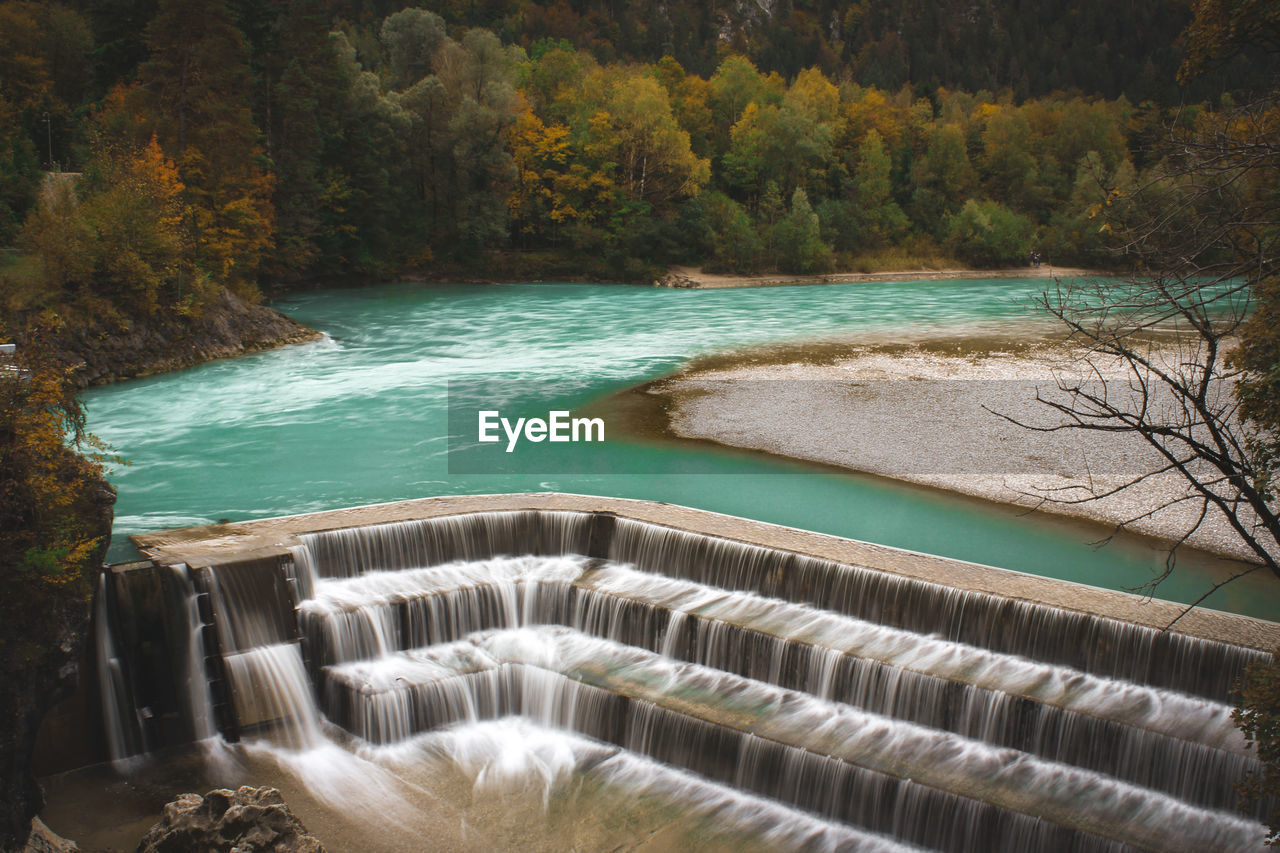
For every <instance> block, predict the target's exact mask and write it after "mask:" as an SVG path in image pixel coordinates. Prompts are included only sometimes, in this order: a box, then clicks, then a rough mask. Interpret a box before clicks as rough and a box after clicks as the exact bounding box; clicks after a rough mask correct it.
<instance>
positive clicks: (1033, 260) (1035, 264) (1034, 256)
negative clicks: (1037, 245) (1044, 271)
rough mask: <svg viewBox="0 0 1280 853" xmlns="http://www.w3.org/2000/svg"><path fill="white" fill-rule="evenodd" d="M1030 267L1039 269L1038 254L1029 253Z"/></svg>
mask: <svg viewBox="0 0 1280 853" xmlns="http://www.w3.org/2000/svg"><path fill="white" fill-rule="evenodd" d="M1031 266H1032V267H1033V268H1035V269H1040V253H1039V252H1032V253H1031Z"/></svg>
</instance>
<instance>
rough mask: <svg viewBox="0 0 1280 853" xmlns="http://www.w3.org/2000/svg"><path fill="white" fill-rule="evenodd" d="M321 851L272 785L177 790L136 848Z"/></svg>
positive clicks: (149, 852)
mask: <svg viewBox="0 0 1280 853" xmlns="http://www.w3.org/2000/svg"><path fill="white" fill-rule="evenodd" d="M192 850H199V851H207V853H214V852H215V851H217V853H264V851H270V853H324V847H323V846H322V845H321V844H320V842H319V841H318V840H316V838H315V837H314V836H312V835H309V834H308V833H307V829H306V827H304V826H303V825H302V822H301V821H299V820H298V819H297V818H296V817H294V815H293V812H292V811H290V810H289V807H288V806H287V805H285V802H284V799H283V798H282V797H281V796H280V792H279V791H277V790H276V789H275V788H250V787H248V786H245V787H242V788H240V789H239V790H236V791H231V790H227V789H225V788H222V789H219V790H216V791H210V792H209V793H208V794H205V795H204V796H203V797H202V796H200V795H199V794H182V795H181V796H179V797H178V799H176V800H174V801H173V802H171V803H169V804H168V805H166V806H165V807H164V812H163V815H162V816H161V818H160V822H159V823H157V824H156V825H155V826H153V827H151V829H150V831H149V832H147V834H146V836H145V837H144V838H143V839H142V842H141V843H140V844H139V845H138V853H187V852H188V851H192Z"/></svg>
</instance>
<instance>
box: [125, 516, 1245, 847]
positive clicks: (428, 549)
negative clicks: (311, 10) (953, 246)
mask: <svg viewBox="0 0 1280 853" xmlns="http://www.w3.org/2000/svg"><path fill="white" fill-rule="evenodd" d="M608 521H609V524H610V527H609V528H608V529H607V530H606V529H605V528H604V526H603V525H602V523H601V522H600V520H599V518H598V517H596V516H592V515H591V514H585V513H571V512H533V511H530V512H493V513H477V514H472V515H467V516H455V517H449V518H445V519H439V520H427V521H414V522H402V523H394V524H384V525H378V526H373V527H365V528H349V529H345V530H337V531H328V532H322V533H313V534H305V535H302V536H300V537H299V541H300V543H301V544H299V545H296V546H293V547H292V548H291V549H290V554H291V558H286V559H283V560H276V561H274V562H272V561H267V562H265V563H264V562H263V561H262V560H261V559H258V560H255V561H250V562H246V563H245V564H235V563H229V564H226V565H220V566H215V567H212V568H208V569H203V570H194V571H191V572H190V573H188V572H187V571H186V570H185V567H184V568H183V570H182V571H181V572H179V573H177V574H176V575H175V577H181V578H183V579H184V581H186V582H188V585H189V587H190V589H191V596H192V597H191V598H190V599H189V600H188V613H189V618H188V621H187V624H189V625H191V626H192V628H191V630H192V641H191V643H190V645H189V647H188V650H189V654H188V656H187V660H188V662H189V669H190V670H197V671H196V672H194V673H193V678H192V679H191V681H190V682H189V683H188V684H187V687H186V689H187V693H188V696H189V697H190V698H189V701H188V704H189V705H190V707H191V708H193V709H196V708H197V707H199V708H205V709H208V708H210V707H212V706H215V705H216V706H218V707H219V709H220V710H219V712H218V715H219V716H218V720H219V722H220V725H221V727H222V729H223V731H224V732H227V733H228V734H229V735H232V736H236V735H238V736H239V737H240V738H242V739H243V740H244V741H245V742H247V743H254V742H258V743H266V744H270V745H271V746H270V748H271V749H274V750H280V751H282V754H284V753H287V754H289V755H293V756H305V755H307V754H310V753H312V752H317V753H318V752H319V751H322V750H333V749H334V745H335V743H336V744H341V745H342V746H343V749H344V750H345V751H346V752H347V753H349V754H352V755H353V756H355V757H356V758H358V760H359V761H362V762H367V763H370V764H371V765H373V766H376V767H379V768H381V769H382V770H383V771H389V772H390V773H391V774H393V776H394V778H396V779H398V780H401V782H403V784H406V785H410V786H412V785H419V784H425V782H424V781H423V780H425V779H426V777H427V776H428V775H431V774H428V773H427V771H426V770H425V769H423V768H424V762H427V761H428V760H432V761H436V760H442V759H447V760H448V761H450V762H452V765H451V766H454V767H456V768H457V772H458V773H460V774H462V775H463V776H464V777H465V778H467V779H468V780H470V781H469V784H472V785H474V786H475V789H476V790H477V791H481V790H489V789H493V790H499V791H501V790H510V789H513V787H514V788H516V789H521V790H524V791H525V792H526V793H528V792H533V794H534V795H536V797H538V798H540V801H541V802H542V803H543V807H544V808H550V805H549V804H550V803H551V802H552V801H554V800H556V798H557V797H562V796H564V794H563V792H564V791H565V790H569V789H573V788H575V786H576V788H582V787H583V786H587V787H590V788H592V790H596V789H597V788H598V789H599V790H602V791H604V790H613V788H611V787H610V786H613V787H620V788H621V789H626V790H629V791H632V792H635V793H637V795H639V793H641V792H648V793H649V794H653V795H654V796H657V795H658V792H662V793H661V795H662V796H663V797H666V798H668V799H670V800H671V801H672V802H681V803H683V804H684V807H686V808H687V809H688V810H689V813H690V814H693V815H697V816H698V819H699V820H706V821H710V822H717V823H724V824H726V825H728V824H731V825H733V826H734V827H737V828H738V829H739V830H741V831H742V832H749V833H751V834H753V836H754V837H757V838H761V839H765V841H766V842H767V844H770V845H773V846H774V847H776V848H780V849H886V850H887V849H895V848H897V847H899V846H901V845H908V846H917V847H926V848H934V849H944V850H1011V851H1024V850H1076V851H1130V850H1185V851H1195V853H1202V851H1217V850H1221V851H1239V850H1249V849H1261V841H1262V838H1263V835H1264V830H1263V827H1262V825H1261V824H1260V823H1259V821H1258V819H1257V818H1258V815H1257V814H1254V815H1242V814H1240V813H1238V812H1236V811H1235V793H1234V787H1233V786H1234V783H1235V782H1236V781H1238V780H1239V779H1240V778H1241V776H1242V775H1243V774H1244V773H1246V772H1248V771H1250V770H1253V769H1256V768H1257V767H1258V762H1257V759H1256V758H1255V757H1254V756H1253V754H1252V752H1251V751H1250V750H1249V749H1248V748H1247V747H1246V744H1245V743H1244V741H1243V739H1242V738H1241V736H1240V735H1239V732H1238V731H1237V730H1236V728H1235V727H1234V725H1233V723H1232V721H1231V718H1230V706H1229V705H1228V704H1227V702H1226V699H1227V689H1228V687H1229V686H1230V684H1231V682H1232V680H1233V679H1234V677H1235V676H1236V674H1238V673H1239V671H1240V669H1241V667H1242V666H1243V665H1244V664H1245V663H1247V662H1248V661H1250V660H1254V659H1258V658H1260V657H1261V655H1260V654H1259V653H1257V652H1254V651H1252V650H1250V649H1246V648H1242V647H1235V646H1230V645H1227V644H1223V643H1215V642H1210V641H1205V640H1200V639H1196V638H1193V637H1189V636H1185V635H1177V634H1170V633H1159V632H1155V631H1151V630H1149V629H1145V628H1141V627H1138V626H1134V625H1130V624H1127V623H1122V622H1116V621H1114V620H1107V619H1102V618H1099V617H1094V616H1089V615H1087V614H1081V613H1074V612H1069V611H1065V610H1059V609H1056V608H1052V607H1048V606H1044V605H1035V604H1029V603H1026V602H1020V601H1014V600H1011V599H1004V598H999V597H996V596H989V595H983V594H980V593H973V592H965V591H961V590H956V589H952V588H950V587H945V586H941V585H938V584H929V583H925V582H921V581H913V580H910V579H906V578H902V577H898V576H892V575H888V574H885V573H881V572H877V571H873V570H870V569H864V568H859V567H856V566H848V565H842V564H837V563H831V562H829V561H824V560H818V559H815V558H810V557H805V556H801V555H797V554H792V553H788V552H781V551H774V550H770V549H766V548H759V547H755V546H749V545H743V544H740V543H736V542H732V541H729V540H723V539H716V538H714V537H708V536H702V535H696V534H691V533H686V532H683V531H678V530H673V529H670V528H665V527H659V526H656V525H650V524H644V523H641V522H635V521H628V520H622V519H619V520H616V521H615V520H614V519H612V518H610V519H609V520H608ZM188 578H189V581H187V579H188ZM201 594H207V595H208V601H209V604H208V607H207V610H208V612H207V613H202V612H201V610H200V608H199V607H198V606H197V605H196V603H195V602H196V596H197V595H201ZM205 638H210V639H208V642H209V643H212V644H213V645H216V647H217V648H206V645H205V642H206V639H205ZM107 648H110V647H107ZM209 685H212V687H210V686H209ZM193 713H195V712H194V711H193ZM204 713H206V714H207V715H210V714H212V712H209V711H205V712H204ZM210 719H212V716H208V717H207V718H206V720H205V721H204V722H200V721H195V722H194V723H193V730H194V731H196V732H198V733H199V732H207V731H208V727H209V725H210V723H209V720H210ZM291 760H293V759H291ZM296 763H298V764H299V766H304V765H305V764H306V762H305V761H304V760H303V759H300V758H299V759H296ZM434 772H435V771H433V773H434ZM436 775H438V773H436ZM570 780H574V781H570ZM316 784H317V785H320V784H322V783H321V781H320V780H319V779H317V782H316ZM477 808H478V807H477ZM782 827H786V828H785V829H783V828H782Z"/></svg>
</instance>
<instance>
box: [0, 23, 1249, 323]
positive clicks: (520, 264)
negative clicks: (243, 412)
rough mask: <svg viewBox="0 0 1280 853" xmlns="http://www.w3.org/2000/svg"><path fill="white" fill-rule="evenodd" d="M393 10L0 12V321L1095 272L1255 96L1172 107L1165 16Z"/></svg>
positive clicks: (1219, 86) (1235, 73)
mask: <svg viewBox="0 0 1280 853" xmlns="http://www.w3.org/2000/svg"><path fill="white" fill-rule="evenodd" d="M400 5H401V4H400V3H386V2H375V0H368V2H363V3H360V2H344V0H329V2H326V0H279V1H278V2H268V1H267V0H259V1H258V2H247V1H246V0H226V2H224V0H191V2H177V0H159V2H145V0H143V2H120V0H80V2H74V3H68V4H58V3H35V2H26V0H9V2H4V3H0V247H5V246H8V247H9V249H8V250H7V251H5V252H4V254H3V255H0V284H2V285H3V293H2V294H0V298H2V301H3V307H4V309H5V310H4V314H6V315H8V316H10V317H18V316H29V315H31V314H32V313H33V312H35V311H38V310H39V309H41V308H43V307H47V306H49V305H54V304H73V303H74V304H78V305H81V306H82V308H83V309H86V310H89V311H92V312H93V313H95V314H101V313H103V312H104V311H105V312H107V313H112V312H118V313H121V314H123V315H125V316H138V315H143V316H145V315H147V314H150V313H152V312H154V311H157V310H161V309H163V310H165V311H169V312H179V313H191V312H198V311H199V310H200V308H201V306H202V305H205V304H208V303H209V302H210V301H211V300H213V299H214V298H215V297H216V294H217V293H218V292H220V291H221V290H222V289H223V288H230V289H231V290H232V291H233V292H236V293H238V294H240V295H241V296H244V297H247V298H250V299H252V298H256V297H257V295H258V294H260V293H261V292H263V291H267V292H271V291H274V290H278V289H281V288H287V287H299V286H313V285H317V284H321V283H326V282H334V281H341V282H358V281H363V280H374V279H378V278H385V277H389V276H394V275H398V274H406V273H414V274H419V275H426V276H428V277H448V276H451V275H456V276H459V277H467V276H479V277H496V278H508V279H538V278H547V277H557V276H560V277H572V278H595V279H599V280H623V281H642V280H646V279H650V278H652V277H653V276H654V275H655V273H657V272H659V271H660V270H661V269H662V268H663V267H664V266H665V265H668V264H671V263H692V264H704V265H705V266H706V267H707V268H708V269H711V270H720V271H733V272H740V273H746V272H763V271H774V270H778V271H784V272H794V273H813V272H821V271H825V270H831V269H834V268H840V269H859V270H870V269H892V268H916V267H919V266H922V265H933V266H937V265H942V264H951V263H960V264H966V265H970V266H973V267H976V268H986V267H1000V266H1009V265H1023V264H1025V263H1026V259H1027V257H1028V255H1029V253H1030V252H1031V251H1033V250H1036V251H1039V252H1040V253H1041V254H1042V256H1043V257H1044V258H1045V259H1046V260H1048V261H1050V262H1052V263H1055V264H1058V265H1079V266H1087V267H1104V266H1107V265H1108V264H1112V263H1114V261H1115V259H1114V257H1113V255H1112V254H1111V253H1110V251H1109V248H1110V247H1109V243H1110V241H1109V240H1108V235H1107V232H1106V229H1105V228H1102V227H1101V226H1100V224H1099V223H1098V222H1096V221H1094V218H1093V214H1094V213H1096V208H1097V206H1098V205H1099V204H1104V203H1105V202H1106V201H1107V199H1108V198H1109V197H1111V196H1112V195H1113V194H1114V193H1116V192H1120V193H1123V192H1124V191H1125V188H1126V187H1130V186H1133V185H1134V184H1135V183H1136V182H1138V181H1141V180H1142V179H1143V176H1144V173H1145V170H1147V169H1148V168H1149V167H1150V166H1151V165H1152V164H1151V163H1150V162H1148V160H1149V159H1150V158H1149V156H1148V152H1149V151H1150V148H1151V144H1152V142H1153V141H1154V140H1155V139H1157V138H1158V137H1160V136H1161V135H1162V134H1164V133H1166V132H1167V130H1168V129H1169V128H1170V127H1171V126H1182V127H1185V128H1194V127H1195V126H1196V125H1197V123H1198V122H1202V121H1204V120H1206V118H1211V117H1212V116H1213V115H1214V113H1215V111H1220V110H1223V109H1229V108H1230V107H1231V106H1232V105H1233V103H1234V102H1233V97H1239V92H1240V90H1241V89H1243V88H1246V87H1247V85H1248V84H1250V83H1253V82H1256V81H1254V80H1253V79H1252V78H1251V76H1250V74H1251V72H1249V71H1248V70H1247V69H1248V68H1250V67H1252V66H1250V65H1249V64H1248V63H1246V62H1243V61H1242V60H1239V59H1237V60H1235V61H1234V64H1231V65H1228V66H1227V67H1225V68H1219V69H1216V71H1215V72H1214V73H1212V74H1208V75H1203V76H1201V77H1199V78H1197V79H1196V80H1195V81H1193V83H1192V84H1191V85H1190V86H1188V87H1186V88H1179V86H1178V85H1177V82H1176V73H1175V72H1176V68H1177V62H1178V60H1179V55H1180V54H1179V42H1178V36H1177V34H1178V32H1179V30H1180V29H1181V27H1182V26H1183V25H1184V24H1185V22H1186V20H1187V19H1188V16H1189V10H1188V9H1186V8H1185V7H1184V6H1183V5H1181V4H1178V3H1174V2H1168V3H1153V4H1132V5H1127V6H1124V7H1123V8H1116V7H1114V6H1113V5H1112V4H1106V3H1101V2H1097V3H1086V4H1071V8H1066V5H1067V4H1061V3H1056V2H1042V3H1034V4H1027V5H1026V7H1025V8H1024V7H1022V6H1021V5H1017V4H1001V5H999V6H997V5H995V4H990V3H986V4H978V5H969V4H964V5H962V4H957V3H954V2H935V3H920V2H914V3H907V4H889V3H885V2H879V0H864V2H861V3H844V4H834V3H831V2H829V0H821V2H809V3H800V2H796V3H790V4H786V3H778V4H773V5H761V6H756V5H751V6H750V7H749V8H747V7H746V6H727V7H721V6H719V5H717V4H709V5H695V4H690V3H676V4H661V5H659V4H647V3H646V4H638V5H637V4H616V3H612V2H593V3H582V2H575V3H568V2H566V0H559V2H556V3H551V4H546V3H542V4H538V3H529V2H523V3H512V2H502V0H491V2H485V3H476V2H471V3H462V2H444V3H438V4H432V5H433V7H434V8H433V9H430V10H429V9H426V8H421V7H408V8H397V7H399V6H400ZM916 7H919V8H916ZM1225 80H1230V81H1232V86H1231V87H1227V86H1226V85H1225V83H1224V82H1223V81H1225ZM1192 95H1194V96H1196V97H1197V98H1198V99H1199V100H1197V101H1196V102H1194V103H1192V102H1190V101H1188V100H1187V99H1188V97H1189V96H1192ZM11 331H12V330H11Z"/></svg>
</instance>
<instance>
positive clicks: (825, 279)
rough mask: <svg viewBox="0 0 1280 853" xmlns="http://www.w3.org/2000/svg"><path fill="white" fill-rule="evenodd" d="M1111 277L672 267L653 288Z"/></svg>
mask: <svg viewBox="0 0 1280 853" xmlns="http://www.w3.org/2000/svg"><path fill="white" fill-rule="evenodd" d="M1107 275H1110V274H1109V273H1103V272H1096V271H1093V270H1085V269H1078V268H1075V267H1053V266H1040V267H1016V268H1013V269H999V270H969V269H918V270H896V271H892V272H833V273H823V274H821V275H786V274H782V273H775V274H770V275H720V274H717V273H709V272H704V271H703V270H702V268H701V267H682V266H673V267H671V268H670V269H669V270H667V273H666V274H665V275H663V276H662V277H660V278H658V279H655V280H654V282H653V286H654V287H671V288H676V289H683V290H715V289H718V288H726V287H789V286H792V285H798V284H859V283H863V282H872V281H955V280H960V279H992V278H1094V277H1099V276H1107Z"/></svg>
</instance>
